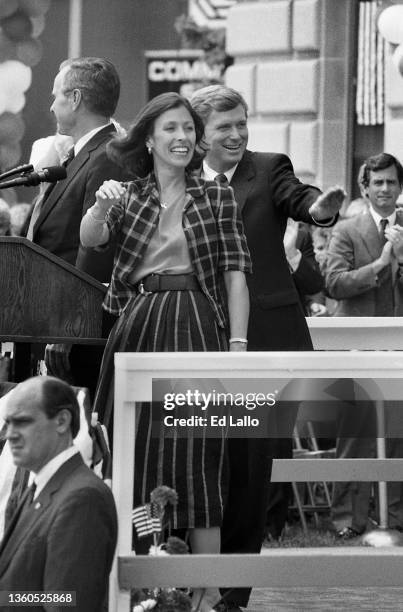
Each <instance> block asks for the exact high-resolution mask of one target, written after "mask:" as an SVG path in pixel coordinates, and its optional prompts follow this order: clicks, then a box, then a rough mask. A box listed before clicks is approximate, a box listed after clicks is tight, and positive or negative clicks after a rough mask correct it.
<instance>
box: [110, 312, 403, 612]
mask: <svg viewBox="0 0 403 612" xmlns="http://www.w3.org/2000/svg"><path fill="white" fill-rule="evenodd" d="M317 321H320V319H317V320H315V330H313V328H312V327H311V330H312V331H313V336H314V343H315V346H316V347H317V348H324V342H323V333H325V332H326V325H325V323H323V322H321V323H320V324H318V323H317ZM322 321H323V319H322ZM371 321H374V320H371ZM397 321H398V320H397ZM332 322H333V320H332ZM360 322H361V319H355V325H354V326H351V327H350V330H351V331H350V334H348V333H347V337H348V338H350V339H351V336H352V334H354V333H355V332H356V330H357V328H358V323H360ZM390 322H391V326H392V327H393V328H394V329H395V327H396V320H393V319H392V320H390ZM342 323H343V324H344V328H345V329H348V325H347V323H348V320H347V319H344V320H343V321H342ZM328 327H329V326H328ZM331 327H332V329H333V326H331ZM370 327H371V329H372V333H373V334H376V333H377V330H378V327H377V326H376V325H375V324H371V325H370ZM319 328H320V334H322V340H321V341H320V342H319V340H318V336H317V335H316V332H317V331H318V329H319ZM322 332H323V333H322ZM326 333H328V332H326ZM331 333H333V332H331ZM394 334H399V335H400V338H402V337H403V326H402V327H401V326H400V325H397V329H395V331H394V333H393V335H394ZM366 335H368V334H366ZM363 338H364V339H365V334H364V336H363ZM366 342H367V344H369V341H368V338H367V341H366ZM400 346H403V341H402V342H401V343H400ZM326 348H329V346H327V347H326ZM380 348H383V343H381V346H380ZM402 373H403V353H402V354H400V353H398V352H392V351H390V352H387V351H366V350H363V351H361V350H360V351H351V352H341V351H334V352H333V351H324V352H322V351H318V352H298V353H296V352H289V353H278V352H276V353H271V352H267V353H265V352H261V353H247V354H245V353H142V354H138V353H137V354H135V353H121V354H117V355H116V356H115V420H114V468H113V492H114V495H115V500H116V504H117V509H118V516H119V536H118V546H117V556H116V560H115V563H114V567H113V571H112V574H111V590H110V607H109V610H110V612H127V611H128V610H129V596H130V594H129V589H130V587H131V586H133V587H138V588H141V587H152V586H167V585H168V586H178V587H185V586H194V587H196V586H199V587H204V586H221V585H223V584H225V585H226V586H229V587H231V586H272V587H290V586H365V585H367V586H369V585H371V586H374V585H383V586H401V568H402V563H403V549H400V548H392V549H387V550H386V549H369V550H367V549H359V550H357V548H347V547H346V548H345V547H343V548H337V549H310V550H309V556H308V555H307V552H306V549H292V550H282V549H275V550H271V551H269V553H268V554H267V555H266V554H265V555H264V556H259V555H223V556H220V555H193V556H185V557H183V556H181V557H165V558H162V559H161V558H150V557H136V556H135V555H134V554H133V553H132V550H131V541H132V525H131V505H132V490H133V471H134V438H135V435H134V434H135V402H140V401H151V399H152V382H153V379H157V378H158V379H192V381H193V382H194V380H195V379H203V380H207V379H214V380H217V379H220V380H222V379H225V380H226V384H229V386H231V384H232V382H230V383H228V381H229V380H231V381H233V383H234V384H239V380H240V379H242V380H243V381H245V380H247V383H244V382H243V383H242V384H246V386H247V387H249V381H250V385H251V387H250V389H249V391H253V386H254V385H257V386H259V385H261V384H262V382H265V381H266V383H267V385H268V386H270V380H271V379H276V380H277V382H278V381H279V380H280V382H281V380H283V381H284V384H285V383H286V382H287V380H289V379H297V378H300V379H304V378H357V379H368V378H371V379H374V378H375V379H378V380H380V379H399V378H401V377H402ZM280 386H281V385H280ZM154 399H155V398H154ZM292 461H295V460H292ZM322 461H323V460H321V461H320V462H318V461H317V462H316V465H318V464H320V463H322ZM338 461H340V460H338ZM361 461H374V460H361ZM385 461H388V460H385ZM389 461H392V463H390V464H384V465H383V467H382V466H380V468H379V473H377V474H373V476H377V477H378V476H379V477H382V478H385V479H386V477H387V479H392V480H393V479H397V477H398V476H399V478H401V476H400V474H402V473H403V459H402V460H396V459H395V460H389ZM303 462H304V470H305V472H304V473H302V472H301V473H300V474H299V475H298V479H299V478H301V479H303V480H308V478H307V477H306V476H307V474H306V469H307V467H308V465H307V462H308V460H306V459H304V460H303ZM333 462H334V463H335V461H334V460H333ZM399 462H400V463H399ZM279 463H280V462H279ZM339 465H340V468H341V467H342V463H340V464H339ZM385 465H390V466H391V467H392V469H390V468H386V470H387V473H385V472H384V471H382V470H384V469H385ZM296 466H297V464H294V467H296ZM290 467H291V469H292V466H290ZM332 469H334V468H333V467H332ZM350 469H351V465H350ZM354 469H355V468H354ZM343 470H344V471H345V468H344V467H343ZM399 470H400V471H399ZM357 474H358V472H357ZM334 475H335V474H334ZM358 475H359V476H360V479H361V474H358ZM321 476H323V474H321ZM346 477H347V476H346ZM292 478H293V479H294V480H297V478H295V473H294V474H292ZM315 479H319V478H315ZM336 479H337V478H336ZM358 561H359V563H358ZM380 567H381V568H382V570H381V571H380Z"/></svg>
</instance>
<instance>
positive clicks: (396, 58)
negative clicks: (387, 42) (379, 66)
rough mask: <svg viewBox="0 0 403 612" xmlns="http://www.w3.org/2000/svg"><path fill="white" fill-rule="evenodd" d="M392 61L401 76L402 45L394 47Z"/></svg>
mask: <svg viewBox="0 0 403 612" xmlns="http://www.w3.org/2000/svg"><path fill="white" fill-rule="evenodd" d="M392 61H393V63H394V65H395V66H396V68H397V69H398V71H399V72H400V74H401V75H402V76H403V44H402V45H399V46H398V47H396V49H395V50H394V52H393V55H392Z"/></svg>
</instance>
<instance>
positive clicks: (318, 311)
mask: <svg viewBox="0 0 403 612" xmlns="http://www.w3.org/2000/svg"><path fill="white" fill-rule="evenodd" d="M309 316H310V317H327V316H328V312H327V308H326V306H325V305H324V304H319V302H311V303H310V304H309Z"/></svg>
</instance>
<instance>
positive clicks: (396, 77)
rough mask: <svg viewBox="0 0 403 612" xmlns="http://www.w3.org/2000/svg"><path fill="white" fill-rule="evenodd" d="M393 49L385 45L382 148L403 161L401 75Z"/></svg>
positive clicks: (402, 94)
mask: <svg viewBox="0 0 403 612" xmlns="http://www.w3.org/2000/svg"><path fill="white" fill-rule="evenodd" d="M393 49H394V47H392V45H387V49H386V65H385V144H384V150H385V151H386V152H387V153H391V154H392V155H395V156H396V157H397V158H398V159H399V161H400V162H401V163H403V75H402V74H401V73H400V72H399V70H398V69H397V67H396V66H395V64H394V63H393V61H392V52H393Z"/></svg>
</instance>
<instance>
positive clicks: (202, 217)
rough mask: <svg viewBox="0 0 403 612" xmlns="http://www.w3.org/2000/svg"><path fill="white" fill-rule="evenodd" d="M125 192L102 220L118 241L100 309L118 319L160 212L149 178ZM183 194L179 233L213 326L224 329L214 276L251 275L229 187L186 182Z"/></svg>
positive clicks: (192, 179) (191, 179)
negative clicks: (215, 323) (213, 318)
mask: <svg viewBox="0 0 403 612" xmlns="http://www.w3.org/2000/svg"><path fill="white" fill-rule="evenodd" d="M125 186H126V188H127V191H126V194H125V196H124V197H123V198H122V200H121V201H120V202H119V203H118V204H115V205H114V206H112V207H111V208H110V210H109V211H108V214H107V217H106V221H107V224H108V227H109V230H110V232H111V235H114V234H115V235H117V248H116V254H115V263H114V270H113V273H112V280H111V283H110V286H109V289H108V293H107V295H106V298H105V301H104V307H105V309H106V310H108V311H109V312H112V313H114V314H120V313H121V312H122V311H123V309H124V308H125V306H126V304H127V302H128V301H129V300H130V298H131V297H132V296H133V291H134V287H133V286H132V285H130V282H129V280H128V277H129V275H130V273H131V272H132V271H133V270H134V269H135V267H136V264H137V263H138V262H139V261H140V260H141V259H142V257H143V256H144V253H145V251H146V249H147V246H148V244H149V241H150V239H151V236H152V234H153V232H154V231H155V229H156V227H157V225H158V218H159V211H160V202H159V195H158V190H157V185H156V181H155V177H154V174H150V175H149V176H147V177H146V178H145V179H138V180H136V181H132V182H129V183H126V184H125ZM186 191H187V200H186V203H185V206H184V212H183V229H184V232H185V236H186V239H187V242H188V246H189V253H190V258H191V261H192V264H193V267H194V271H195V274H196V276H197V278H198V281H199V283H200V286H201V289H202V291H203V292H204V294H205V295H206V297H207V299H208V300H209V302H210V304H211V306H212V308H213V311H214V313H215V315H216V317H217V321H218V324H219V325H220V327H224V326H225V315H224V309H223V307H222V304H221V303H220V299H219V287H218V276H219V275H218V272H223V271H227V270H240V271H242V272H251V271H252V266H251V261H250V255H249V250H248V247H247V244H246V238H245V235H244V231H243V225H242V221H241V217H240V213H239V210H238V207H237V204H236V202H235V200H234V194H233V190H232V188H231V187H229V186H223V185H219V184H217V183H216V182H214V181H204V180H203V179H201V178H197V177H194V176H187V177H186Z"/></svg>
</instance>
